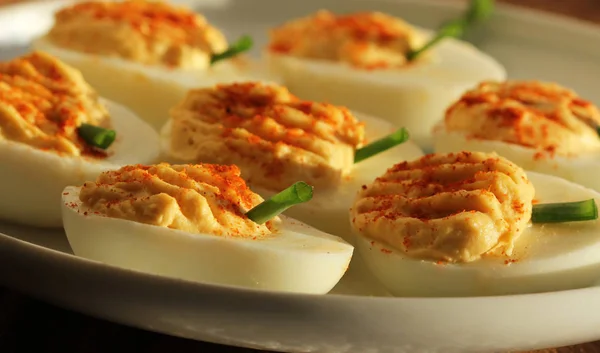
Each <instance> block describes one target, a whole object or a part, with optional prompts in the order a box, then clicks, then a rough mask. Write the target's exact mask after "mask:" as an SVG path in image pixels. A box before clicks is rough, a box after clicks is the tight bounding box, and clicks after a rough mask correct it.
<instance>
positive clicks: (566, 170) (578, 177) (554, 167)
mask: <svg viewBox="0 0 600 353" xmlns="http://www.w3.org/2000/svg"><path fill="white" fill-rule="evenodd" d="M434 141H435V142H434V150H435V152H438V153H447V152H460V151H478V152H496V153H498V154H499V155H500V156H502V157H505V158H507V159H508V160H510V161H512V162H513V163H515V164H517V165H519V166H520V167H521V168H523V169H525V170H531V171H534V172H539V173H544V174H550V175H555V176H559V177H561V178H564V179H567V180H570V181H572V182H575V183H577V184H581V185H583V186H586V187H588V188H592V189H594V190H596V191H600V178H599V177H598V175H600V151H598V152H588V153H584V154H581V155H577V156H558V155H554V156H550V155H547V154H545V155H544V154H542V155H538V151H537V150H536V149H534V148H530V147H525V146H520V145H516V144H511V143H507V142H503V141H492V140H482V139H474V138H468V137H467V136H466V135H464V134H462V133H456V132H447V131H445V129H444V128H443V125H442V123H440V124H439V125H438V126H436V128H435V132H434Z"/></svg>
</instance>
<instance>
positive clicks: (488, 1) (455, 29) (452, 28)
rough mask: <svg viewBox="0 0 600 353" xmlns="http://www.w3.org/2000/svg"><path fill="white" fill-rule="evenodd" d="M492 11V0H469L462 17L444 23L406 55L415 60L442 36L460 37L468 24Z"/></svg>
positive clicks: (410, 59) (481, 18)
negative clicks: (428, 38)
mask: <svg viewBox="0 0 600 353" xmlns="http://www.w3.org/2000/svg"><path fill="white" fill-rule="evenodd" d="M493 11H494V0H471V2H470V4H469V8H468V9H467V11H466V12H465V13H464V14H463V15H462V17H460V18H458V19H455V20H453V21H450V22H448V23H446V24H445V25H443V26H442V27H441V28H440V29H439V30H438V32H437V34H436V35H435V37H433V38H432V39H431V40H430V41H429V42H427V43H425V45H423V46H422V47H421V48H419V49H416V50H412V51H410V52H409V53H408V55H407V58H408V60H409V61H412V60H415V59H416V58H417V57H418V56H419V55H421V54H422V53H424V52H425V51H427V50H429V49H430V48H431V47H433V46H434V45H436V44H437V43H438V42H439V41H441V40H442V39H444V38H447V37H454V38H460V37H462V36H463V34H464V33H465V31H466V30H467V28H468V27H469V26H471V25H473V24H475V23H477V22H479V21H483V20H485V19H487V18H488V17H489V16H490V15H491V13H492V12H493Z"/></svg>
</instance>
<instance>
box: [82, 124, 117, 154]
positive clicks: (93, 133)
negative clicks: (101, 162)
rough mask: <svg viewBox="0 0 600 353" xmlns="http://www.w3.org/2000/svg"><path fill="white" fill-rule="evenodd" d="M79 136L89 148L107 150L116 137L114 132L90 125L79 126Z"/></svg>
mask: <svg viewBox="0 0 600 353" xmlns="http://www.w3.org/2000/svg"><path fill="white" fill-rule="evenodd" d="M77 133H78V134H79V136H80V137H81V138H82V139H83V140H84V141H85V142H86V143H87V144H88V145H90V146H93V147H97V148H101V149H103V150H105V149H107V148H108V147H109V146H110V145H112V143H113V142H115V138H116V137H117V133H116V132H115V130H109V129H105V128H102V127H99V126H95V125H90V124H81V125H80V126H79V128H78V129H77Z"/></svg>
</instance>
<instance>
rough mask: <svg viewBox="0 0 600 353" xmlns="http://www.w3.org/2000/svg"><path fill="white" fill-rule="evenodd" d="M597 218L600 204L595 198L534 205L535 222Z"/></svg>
mask: <svg viewBox="0 0 600 353" xmlns="http://www.w3.org/2000/svg"><path fill="white" fill-rule="evenodd" d="M595 219H598V206H597V205H596V201H595V200H594V199H589V200H585V201H576V202H559V203H547V204H539V205H533V211H532V213H531V222H533V223H563V222H579V221H593V220H595Z"/></svg>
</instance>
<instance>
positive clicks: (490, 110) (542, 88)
mask: <svg viewBox="0 0 600 353" xmlns="http://www.w3.org/2000/svg"><path fill="white" fill-rule="evenodd" d="M598 126H600V111H599V110H598V108H597V107H596V106H594V105H593V104H592V103H590V102H588V101H586V100H584V99H582V98H580V97H579V96H578V95H577V94H576V93H575V92H573V91H571V90H569V89H567V88H564V87H562V86H559V85H557V84H555V83H549V82H540V81H505V82H483V83H480V84H479V85H478V86H477V87H475V88H473V89H471V90H469V91H467V92H466V93H464V94H463V96H462V97H461V98H460V99H459V100H458V101H456V102H455V103H454V104H452V105H451V106H450V107H449V108H448V109H447V111H446V115H445V117H444V119H443V121H441V122H440V123H439V124H438V125H437V126H436V127H435V128H434V137H435V138H434V141H435V143H434V147H435V151H436V152H442V153H445V152H457V151H481V152H497V153H498V154H499V155H501V156H503V157H506V158H508V159H509V160H511V161H512V162H514V163H516V164H518V165H519V166H521V167H522V168H524V169H525V170H531V171H537V172H541V173H546V174H552V175H556V176H559V177H562V178H565V179H567V180H570V181H573V182H576V183H578V184H581V185H584V186H587V187H590V188H593V189H595V190H600V178H598V176H597V175H598V174H599V173H600V136H599V135H598V133H599V130H598Z"/></svg>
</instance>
